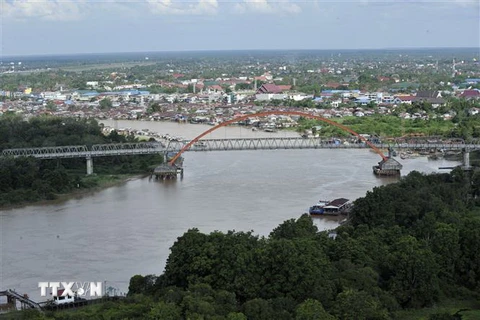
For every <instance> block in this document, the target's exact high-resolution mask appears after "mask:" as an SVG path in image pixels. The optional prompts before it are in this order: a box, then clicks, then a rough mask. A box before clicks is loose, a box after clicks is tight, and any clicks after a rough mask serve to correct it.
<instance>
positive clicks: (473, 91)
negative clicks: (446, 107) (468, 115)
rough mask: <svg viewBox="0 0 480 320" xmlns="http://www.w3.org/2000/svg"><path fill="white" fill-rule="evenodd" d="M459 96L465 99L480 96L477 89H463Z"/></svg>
mask: <svg viewBox="0 0 480 320" xmlns="http://www.w3.org/2000/svg"><path fill="white" fill-rule="evenodd" d="M459 97H460V98H464V99H467V100H471V99H479V98H480V90H478V89H471V90H464V91H463V92H462V93H461V94H460V95H459Z"/></svg>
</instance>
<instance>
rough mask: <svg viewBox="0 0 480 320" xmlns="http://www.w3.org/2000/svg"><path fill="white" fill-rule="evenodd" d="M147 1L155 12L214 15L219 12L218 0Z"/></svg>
mask: <svg viewBox="0 0 480 320" xmlns="http://www.w3.org/2000/svg"><path fill="white" fill-rule="evenodd" d="M146 3H147V5H148V8H149V9H150V11H151V12H152V13H154V14H174V15H202V14H207V15H214V14H217V13H218V2H217V0H198V2H196V1H191V2H185V1H172V0H146Z"/></svg>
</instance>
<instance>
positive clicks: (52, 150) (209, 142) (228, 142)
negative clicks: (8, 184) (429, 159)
mask: <svg viewBox="0 0 480 320" xmlns="http://www.w3.org/2000/svg"><path fill="white" fill-rule="evenodd" d="M187 143H189V141H170V142H168V143H162V142H143V143H118V144H97V145H93V146H92V147H91V148H90V149H89V148H87V146H84V145H83V146H59V147H43V148H20V149H5V150H3V152H2V156H4V157H9V156H11V157H34V158H39V159H59V158H94V157H108V156H128V155H142V154H158V153H165V152H179V151H180V150H181V149H182V148H183V147H185V145H187ZM372 144H373V145H374V146H375V147H377V148H379V149H388V148H389V147H391V148H393V149H395V150H432V149H433V150H444V151H462V150H465V149H467V150H469V151H473V150H480V142H476V143H442V142H436V143H429V142H424V141H415V142H408V143H397V142H391V143H372ZM368 148H370V146H369V145H367V144H365V143H363V142H358V141H353V142H348V141H347V142H342V141H340V140H337V139H320V138H306V139H305V138H300V137H299V138H295V137H292V138H289V137H284V138H235V139H203V140H199V141H197V142H196V143H195V144H193V145H191V146H190V148H189V149H188V150H186V151H234V150H278V149H368Z"/></svg>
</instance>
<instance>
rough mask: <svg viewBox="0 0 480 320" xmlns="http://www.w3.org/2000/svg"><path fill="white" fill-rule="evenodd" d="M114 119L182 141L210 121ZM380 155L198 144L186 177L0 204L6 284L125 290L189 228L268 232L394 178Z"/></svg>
mask: <svg viewBox="0 0 480 320" xmlns="http://www.w3.org/2000/svg"><path fill="white" fill-rule="evenodd" d="M107 124H108V123H107ZM118 127H119V128H120V127H131V128H138V129H143V128H148V129H150V130H153V131H156V132H158V133H160V134H166V133H169V134H172V135H181V136H182V137H184V138H186V139H191V138H193V137H195V136H196V135H197V134H199V133H201V132H203V131H204V130H205V129H208V128H211V127H210V126H203V125H185V124H182V125H179V124H176V123H160V122H135V121H129V122H125V123H120V121H119V126H118ZM222 135H223V136H222ZM274 135H276V136H286V135H294V136H297V135H298V134H296V133H293V132H277V133H274ZM225 136H226V137H250V136H267V133H265V132H252V131H250V130H248V129H246V128H239V127H228V128H225V129H224V128H222V129H220V130H219V132H217V133H216V135H214V136H212V137H216V138H219V137H225ZM268 136H271V134H268ZM207 138H209V137H207ZM379 160H380V158H379V156H378V155H377V154H375V153H373V152H371V151H369V150H330V149H325V150H264V151H230V152H222V151H219V152H205V153H203V152H192V153H186V154H185V164H184V165H185V175H184V178H183V179H181V180H180V179H179V180H176V181H162V182H159V181H155V180H150V179H149V178H144V179H133V180H131V181H128V182H126V183H124V184H122V185H119V186H115V187H111V188H108V189H105V190H102V191H99V192H96V193H93V194H88V195H82V196H77V197H74V198H71V199H69V200H67V201H64V202H60V203H52V204H48V205H32V206H27V207H23V208H16V209H9V210H4V211H0V231H1V238H0V253H1V254H0V260H1V261H0V290H4V289H15V290H16V291H17V292H19V293H22V294H23V293H27V294H29V296H30V297H31V298H32V299H34V300H36V301H42V300H45V298H42V297H40V290H39V289H38V282H40V281H106V284H107V287H109V286H111V287H114V288H117V289H118V290H119V291H121V292H126V291H127V289H128V281H129V279H130V277H131V276H133V275H135V274H142V275H146V274H160V273H162V271H163V268H164V266H165V262H166V259H167V257H168V254H169V248H170V247H171V246H172V245H173V243H174V242H175V240H176V238H177V237H178V236H180V235H182V234H183V233H184V232H185V231H187V230H188V229H189V228H198V229H200V231H203V232H211V231H214V230H220V231H228V230H232V229H234V230H237V231H249V230H253V232H254V233H255V234H258V235H262V236H266V235H268V234H269V232H270V231H271V230H272V229H273V228H275V227H276V226H277V225H279V224H280V223H281V222H283V221H285V220H287V219H291V218H298V217H299V216H300V215H301V214H302V213H304V212H305V211H306V209H307V208H308V207H309V206H310V205H312V204H314V203H315V202H316V201H317V200H319V199H332V198H335V197H345V198H349V199H352V200H354V199H356V198H358V197H362V196H364V195H365V194H366V192H367V191H369V190H372V189H373V188H374V187H376V186H380V185H383V184H387V183H391V182H393V181H396V179H395V178H393V179H392V178H378V177H376V176H375V175H373V174H372V169H371V167H372V165H374V164H376V163H377V162H378V161H379ZM401 162H402V163H403V165H404V169H403V171H402V173H403V174H407V173H408V172H410V171H412V170H418V171H421V172H426V173H428V172H434V171H438V170H437V169H438V167H441V166H453V165H456V164H457V162H451V161H445V160H440V161H429V160H428V159H427V158H425V157H420V158H413V159H407V160H402V161H401ZM315 223H316V225H317V226H318V227H319V229H321V230H326V229H332V228H335V227H336V226H337V220H336V219H331V218H315Z"/></svg>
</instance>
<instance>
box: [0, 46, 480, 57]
mask: <svg viewBox="0 0 480 320" xmlns="http://www.w3.org/2000/svg"><path fill="white" fill-rule="evenodd" d="M429 50H431V51H449V50H461V51H474V50H476V51H477V52H476V53H478V54H479V55H480V48H477V47H404V48H361V49H358V48H344V49H338V48H332V49H315V48H311V49H295V48H293V49H236V50H230V49H208V50H188V49H185V50H171V51H169V50H165V51H125V52H84V53H77V52H74V53H53V54H44V53H34V54H19V55H2V56H1V58H0V60H2V59H3V60H6V59H8V58H36V57H39V58H40V57H41V58H46V57H72V56H95V55H101V56H108V55H148V54H152V55H161V54H174V53H185V54H188V53H243V52H252V53H255V52H257V53H261V52H330V51H331V52H339V53H341V52H353V51H401V52H408V51H429ZM145 57H147V56H145Z"/></svg>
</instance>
